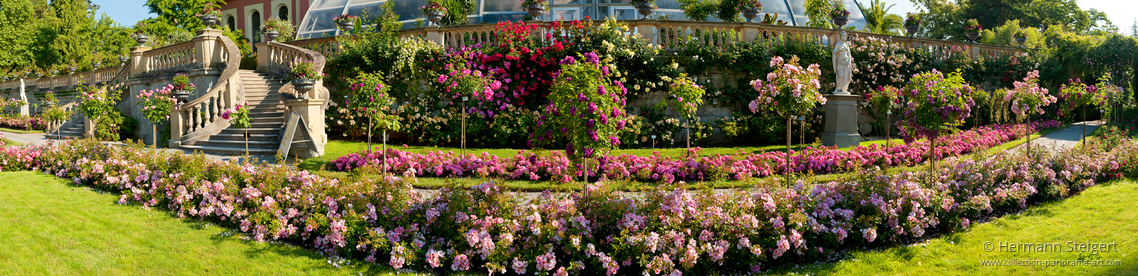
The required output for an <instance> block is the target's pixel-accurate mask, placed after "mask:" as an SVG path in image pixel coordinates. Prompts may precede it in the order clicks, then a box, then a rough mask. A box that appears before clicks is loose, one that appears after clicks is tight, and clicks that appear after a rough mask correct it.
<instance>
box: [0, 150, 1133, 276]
mask: <svg viewBox="0 0 1138 276" xmlns="http://www.w3.org/2000/svg"><path fill="white" fill-rule="evenodd" d="M1088 145H1089V148H1088V149H1087V150H1086V151H1080V150H1074V151H1061V152H1054V153H1052V152H1036V153H1032V155H1033V156H1032V157H1031V158H1029V157H1027V156H1026V155H1024V154H1022V153H1020V152H1019V151H1016V152H1012V151H1005V152H1003V153H1000V154H996V155H992V156H981V155H982V154H981V155H977V156H974V157H972V158H949V159H947V160H945V161H944V163H943V166H945V168H951V169H947V170H943V171H942V172H939V173H938V175H935V178H936V179H937V181H935V182H932V183H929V182H926V181H922V180H925V179H929V177H928V175H925V174H924V172H918V173H903V174H899V175H892V176H890V175H882V174H881V171H880V170H870V171H868V172H863V173H859V174H856V176H854V177H852V178H850V179H844V180H842V181H839V182H829V183H802V182H799V183H797V184H796V185H794V187H779V186H773V185H760V186H761V187H763V188H755V189H749V190H731V191H727V192H722V193H712V192H711V191H708V190H705V191H689V190H684V189H675V190H664V189H658V190H655V191H652V192H644V193H642V194H640V195H630V194H625V193H622V192H620V191H613V190H610V189H607V188H606V187H607V186H606V184H605V183H603V182H598V183H596V184H591V185H589V186H588V188H587V190H588V191H589V196H588V197H585V196H584V194H582V193H570V194H557V195H555V194H553V193H550V192H545V193H542V194H541V195H540V196H537V197H533V199H532V200H530V199H527V197H522V196H519V194H516V193H510V192H506V191H503V190H502V189H501V188H500V186H498V185H496V184H495V183H493V182H489V183H485V184H481V185H478V186H476V187H474V188H472V189H448V188H444V189H440V190H439V191H438V193H436V194H435V195H433V196H428V195H423V194H420V193H419V192H417V191H415V190H414V189H412V188H410V186H409V184H407V182H406V181H405V180H402V179H399V178H396V177H387V179H386V180H385V181H384V183H377V182H366V181H365V182H352V183H347V182H340V181H338V180H336V179H326V178H323V177H320V176H317V175H313V174H310V173H308V172H307V171H294V170H292V169H291V168H289V167H286V166H254V165H248V164H246V165H238V164H234V163H227V162H222V161H209V160H207V159H206V158H205V157H204V156H201V155H192V156H191V155H181V154H171V153H164V152H155V151H152V150H148V149H146V148H144V146H141V145H133V146H125V147H111V146H106V145H101V144H97V143H96V142H92V141H75V142H67V143H64V144H61V145H60V146H59V147H49V146H25V147H18V148H17V147H3V148H0V166H2V167H0V170H38V171H43V172H44V173H47V174H51V175H55V176H57V177H61V178H65V179H70V180H71V181H73V182H74V183H75V184H76V185H85V186H90V187H93V188H96V189H100V190H105V191H110V192H113V193H119V194H121V197H120V203H122V204H140V205H141V206H143V207H148V208H162V209H168V210H170V211H171V212H173V213H175V214H177V215H178V216H180V217H188V218H195V219H201V220H208V221H212V222H215V223H217V224H220V225H222V226H225V227H232V228H236V229H239V230H240V231H241V232H242V233H245V234H248V235H250V236H251V237H252V238H253V239H255V240H258V241H285V242H290V243H293V244H296V245H300V246H304V247H308V248H313V249H315V250H319V251H321V252H323V253H325V254H329V255H334V256H339V257H348V258H358V259H363V260H366V261H368V262H378V263H383V264H387V265H390V266H393V267H395V268H405V269H415V270H426V271H434V272H448V271H465V270H471V269H479V270H481V269H485V270H489V271H495V272H500V273H507V272H511V273H517V274H546V273H552V274H555V275H567V274H568V273H574V274H590V275H599V274H602V273H604V274H606V275H613V274H654V275H655V274H664V273H680V272H687V273H695V274H706V273H720V272H721V273H736V272H746V271H757V270H762V269H764V268H767V267H772V266H777V265H781V264H786V263H800V262H809V261H818V260H829V259H832V258H835V257H837V256H838V255H837V254H841V252H842V251H843V250H847V249H856V248H866V247H879V246H884V245H891V244H902V243H907V242H912V241H915V240H918V239H921V238H922V237H926V236H928V235H929V234H930V233H933V232H948V231H953V230H956V229H960V228H967V227H969V225H970V223H971V221H974V220H978V219H983V218H986V217H989V216H992V215H995V214H1001V213H1004V212H1010V211H1015V210H1019V209H1022V208H1025V207H1026V206H1027V205H1029V204H1032V203H1036V202H1040V201H1045V200H1050V199H1056V198H1063V197H1067V196H1070V195H1073V194H1076V193H1078V192H1079V191H1081V190H1083V189H1085V188H1087V187H1089V186H1092V185H1095V183H1096V181H1099V180H1104V179H1107V178H1110V177H1117V176H1119V173H1117V172H1119V171H1134V170H1133V168H1132V167H1134V164H1132V163H1120V162H1117V161H1115V160H1117V159H1119V158H1123V159H1122V160H1130V159H1129V158H1130V156H1134V155H1136V154H1138V144H1135V143H1134V142H1133V141H1130V140H1122V141H1121V142H1120V144H1118V145H1117V146H1114V147H1113V148H1112V149H1111V150H1110V151H1109V152H1107V151H1104V150H1103V149H1102V147H1100V146H1098V145H1097V143H1090V144H1088ZM1033 160H1036V161H1033ZM369 181H371V180H369Z"/></svg>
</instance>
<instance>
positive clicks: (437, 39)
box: [426, 26, 447, 47]
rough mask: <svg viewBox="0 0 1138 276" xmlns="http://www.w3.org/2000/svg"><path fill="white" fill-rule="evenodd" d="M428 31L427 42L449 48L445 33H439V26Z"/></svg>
mask: <svg viewBox="0 0 1138 276" xmlns="http://www.w3.org/2000/svg"><path fill="white" fill-rule="evenodd" d="M426 30H427V37H426V39H427V41H430V42H434V43H435V44H438V45H439V46H443V47H446V46H447V41H446V37H443V33H442V32H439V26H430V27H427V28H426Z"/></svg>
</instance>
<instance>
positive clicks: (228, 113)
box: [221, 100, 252, 128]
mask: <svg viewBox="0 0 1138 276" xmlns="http://www.w3.org/2000/svg"><path fill="white" fill-rule="evenodd" d="M238 101H240V100H238ZM221 118H222V119H226V120H229V125H230V126H233V127H235V128H250V127H252V120H251V119H250V118H249V103H240V104H237V106H234V107H233V110H229V109H226V110H225V111H224V112H222V113H221Z"/></svg>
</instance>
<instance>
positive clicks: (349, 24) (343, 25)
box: [336, 21, 356, 33]
mask: <svg viewBox="0 0 1138 276" xmlns="http://www.w3.org/2000/svg"><path fill="white" fill-rule="evenodd" d="M336 25H339V26H340V29H344V32H345V33H351V32H352V29H355V28H356V22H355V21H340V22H339V23H336Z"/></svg>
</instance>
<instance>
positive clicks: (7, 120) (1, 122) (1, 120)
mask: <svg viewBox="0 0 1138 276" xmlns="http://www.w3.org/2000/svg"><path fill="white" fill-rule="evenodd" d="M0 127H4V128H11V129H23V130H45V129H47V121H46V120H44V119H43V118H40V117H19V116H16V117H11V116H4V117H0Z"/></svg>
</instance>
